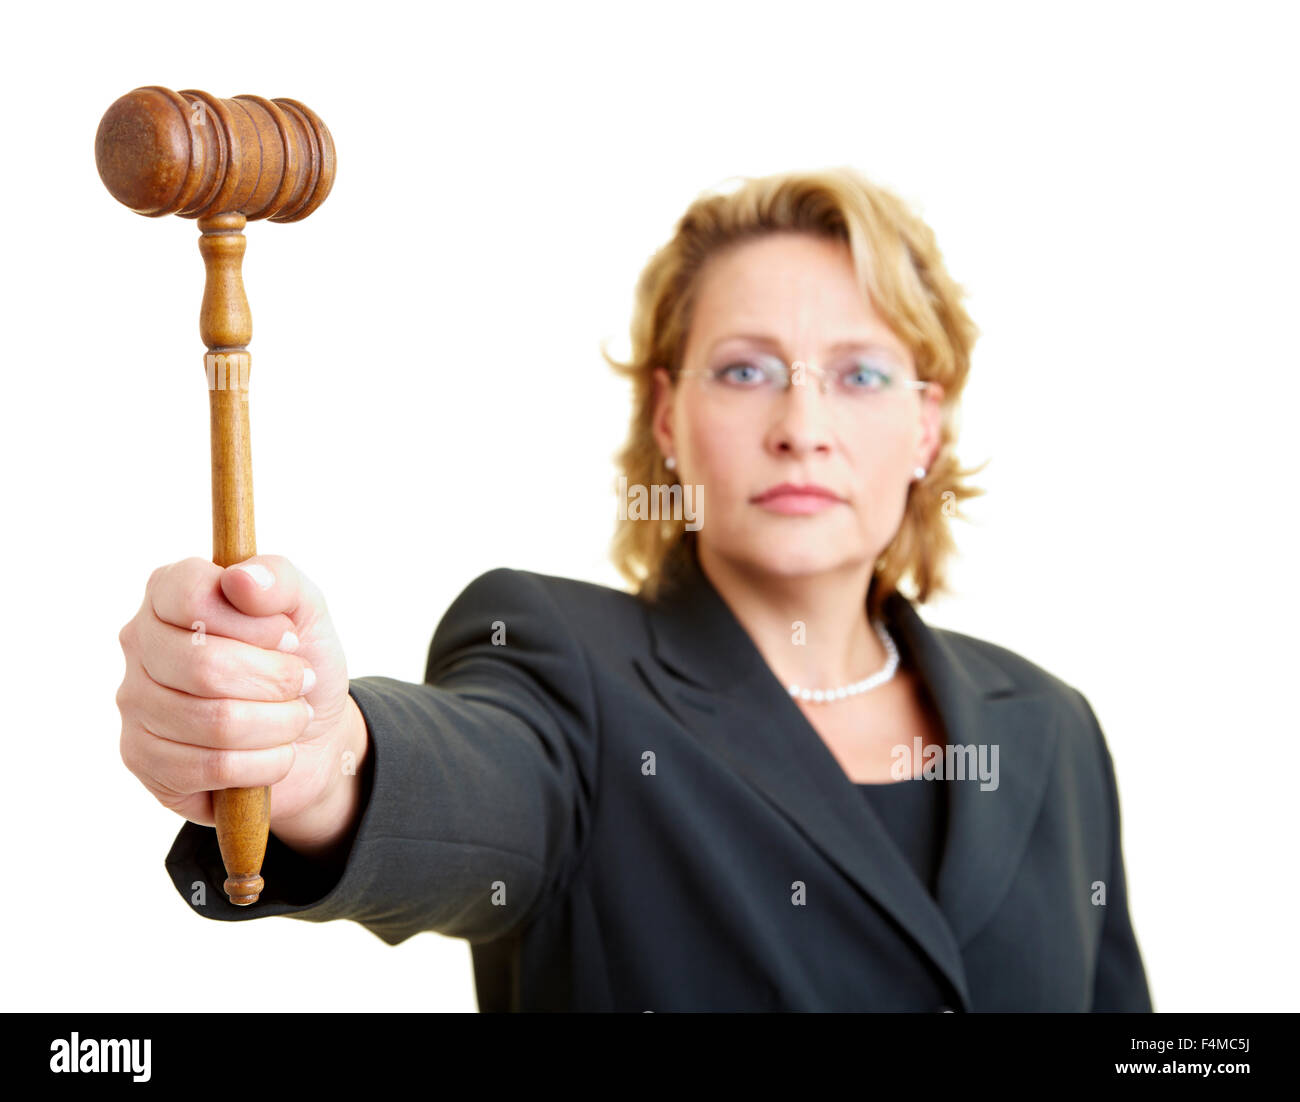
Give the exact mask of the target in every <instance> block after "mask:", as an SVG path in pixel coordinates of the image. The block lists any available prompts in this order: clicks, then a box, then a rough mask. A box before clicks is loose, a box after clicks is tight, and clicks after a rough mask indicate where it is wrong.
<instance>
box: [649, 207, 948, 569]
mask: <svg viewBox="0 0 1300 1102" xmlns="http://www.w3.org/2000/svg"><path fill="white" fill-rule="evenodd" d="M701 276H702V278H701V283H700V287H699V294H698V299H697V302H696V310H695V315H694V319H693V321H692V325H691V330H690V334H689V337H688V340H687V345H686V349H685V356H684V361H683V364H682V367H683V370H684V371H699V372H711V371H713V370H716V369H718V368H724V367H729V365H737V364H739V365H743V364H761V363H763V362H764V361H768V362H771V360H772V358H773V357H775V358H776V359H778V360H780V361H781V362H783V363H784V364H786V365H788V366H790V365H795V364H796V361H799V362H802V363H803V364H804V365H806V372H805V373H804V374H803V376H802V377H803V379H804V382H803V385H791V386H789V387H788V388H786V389H784V390H776V389H773V388H771V387H767V388H759V389H758V390H755V389H748V390H745V389H737V388H736V387H734V386H729V385H722V386H720V385H718V384H717V383H716V382H712V381H710V380H708V379H706V378H703V377H699V376H684V377H683V378H681V379H680V380H679V381H678V384H677V386H676V387H675V388H674V387H672V386H671V384H670V380H669V376H668V373H667V371H665V370H664V369H662V368H661V369H659V370H657V371H656V372H655V387H656V400H655V415H654V432H655V438H656V440H657V441H658V443H659V447H660V449H661V450H662V452H663V454H664V455H672V456H675V457H676V460H677V469H676V472H675V473H676V474H677V476H678V478H679V480H680V481H681V482H682V484H683V485H694V486H702V487H703V493H702V495H701V497H700V501H701V509H700V517H701V520H702V523H701V525H700V528H699V531H698V534H697V539H698V541H699V549H700V554H701V557H702V558H706V557H707V558H711V557H720V558H725V559H727V560H729V561H730V563H731V564H732V565H733V566H734V567H736V568H739V569H741V570H744V571H745V572H747V573H751V572H759V573H768V574H774V575H784V576H797V575H809V574H817V573H821V572H827V571H842V570H846V569H847V570H854V569H855V568H865V569H866V570H867V571H870V569H871V568H873V567H874V564H875V562H876V559H877V558H878V557H879V556H880V554H881V553H882V552H883V551H884V549H885V548H886V547H887V546H888V545H889V542H890V541H891V540H892V539H893V537H894V534H895V533H896V532H897V530H898V526H899V524H900V522H901V521H902V517H903V511H904V507H905V504H906V501H907V494H908V488H909V485H910V483H911V481H912V478H913V471H914V469H915V468H916V467H918V466H920V467H925V468H927V469H928V468H929V466H930V464H931V462H933V459H934V456H935V454H936V453H937V451H938V447H939V425H940V402H941V400H942V396H943V393H942V390H941V388H940V387H939V386H938V384H932V385H931V386H930V387H928V388H927V389H926V390H924V391H918V390H909V389H903V388H898V389H890V390H888V392H887V393H885V394H880V395H877V396H874V397H872V398H870V399H868V400H866V401H864V400H863V399H862V397H861V396H860V394H859V395H856V396H855V395H852V394H846V392H845V391H843V390H842V389H841V388H839V387H837V385H836V381H835V376H836V374H837V372H838V371H840V370H843V369H844V368H845V367H846V366H847V367H849V368H852V367H854V366H856V365H859V364H862V363H863V362H864V361H865V363H866V364H868V365H872V366H877V365H880V366H884V367H886V368H887V369H888V370H889V371H891V372H893V373H894V374H895V376H896V377H897V378H896V381H900V380H901V378H907V379H915V378H916V370H915V363H914V360H913V357H912V356H911V354H910V353H909V351H908V349H907V347H906V345H904V344H903V342H902V341H900V340H899V339H898V337H897V336H895V334H894V333H892V332H891V331H890V329H889V327H888V326H887V325H886V323H885V322H884V321H883V320H882V319H881V318H880V316H879V315H878V314H876V312H875V311H874V309H873V308H872V306H871V305H870V304H869V303H868V302H866V301H864V297H863V295H862V294H861V292H860V291H859V289H858V283H857V278H856V276H855V274H854V271H853V264H852V260H851V257H850V253H849V248H848V245H847V244H845V243H843V242H839V241H832V240H827V239H822V238H818V237H814V236H812V235H809V234H795V233H777V234H769V235H767V236H765V237H762V238H758V239H757V240H754V241H750V242H746V243H745V244H743V245H740V246H736V247H734V248H732V249H730V250H728V251H727V252H725V253H723V254H721V255H719V256H716V257H714V258H713V259H711V260H710V261H709V263H708V264H707V265H706V266H705V269H704V271H703V272H702V273H701ZM756 336H762V337H765V338H767V339H766V341H765V342H761V343H760V342H756V341H755V340H754V339H753V338H754V337H756ZM818 369H821V370H822V371H824V372H826V376H825V377H826V379H827V383H828V392H827V393H823V391H822V387H821V386H820V385H819V375H818ZM869 374H870V373H868V375H869ZM727 377H728V378H729V379H732V380H736V379H741V380H752V379H754V378H758V377H759V375H758V373H757V372H756V371H755V370H754V369H752V368H748V369H747V368H745V367H743V366H740V367H732V368H731V370H730V371H729V372H728V376H727ZM795 377H796V381H797V380H798V379H799V378H800V376H799V372H798V369H797V368H796V376H795ZM865 377H867V376H864V375H858V376H855V378H856V379H862V378H865ZM760 391H764V392H760ZM783 483H789V484H793V485H795V486H805V487H806V486H813V487H818V488H820V489H821V490H822V491H823V492H824V493H825V494H826V495H828V496H814V495H807V494H802V495H798V494H796V495H791V494H786V495H776V496H767V497H764V495H767V494H770V492H771V491H772V490H773V488H775V487H778V486H780V485H781V484H783Z"/></svg>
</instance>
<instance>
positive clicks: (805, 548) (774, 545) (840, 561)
mask: <svg viewBox="0 0 1300 1102" xmlns="http://www.w3.org/2000/svg"><path fill="white" fill-rule="evenodd" d="M746 557H747V558H748V559H749V561H750V562H751V563H752V564H753V566H754V568H755V569H757V570H760V571H762V572H763V573H765V574H773V575H777V576H780V577H784V578H798V577H805V576H807V575H809V574H822V573H825V572H826V571H829V570H839V569H843V568H844V567H846V566H848V565H850V563H852V562H854V561H856V560H857V559H860V558H861V557H862V556H861V555H858V554H854V553H852V552H851V551H850V550H849V549H847V548H837V547H836V546H835V545H834V543H833V542H830V543H828V541H825V540H822V541H814V540H808V539H802V540H800V539H789V540H765V541H763V542H761V543H760V544H758V545H757V546H755V547H752V548H751V549H750V552H749V554H748V555H747V556H746Z"/></svg>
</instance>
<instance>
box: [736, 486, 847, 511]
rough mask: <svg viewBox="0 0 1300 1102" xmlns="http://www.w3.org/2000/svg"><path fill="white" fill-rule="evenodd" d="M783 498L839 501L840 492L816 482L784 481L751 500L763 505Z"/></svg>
mask: <svg viewBox="0 0 1300 1102" xmlns="http://www.w3.org/2000/svg"><path fill="white" fill-rule="evenodd" d="M782 498H807V499H809V500H812V501H816V500H818V499H822V500H825V501H827V502H834V501H839V500H840V496H839V494H835V493H832V492H831V491H830V490H828V489H826V487H825V486H818V485H816V484H815V483H811V482H810V483H805V484H802V485H798V484H796V483H793V482H782V483H781V484H780V485H779V486H773V487H772V488H771V489H769V490H764V491H763V492H762V493H761V494H759V495H757V496H756V497H753V498H751V499H750V500H751V501H753V502H754V504H756V505H762V504H765V503H766V502H770V501H777V500H780V499H782Z"/></svg>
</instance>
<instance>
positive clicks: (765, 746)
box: [637, 559, 1056, 1009]
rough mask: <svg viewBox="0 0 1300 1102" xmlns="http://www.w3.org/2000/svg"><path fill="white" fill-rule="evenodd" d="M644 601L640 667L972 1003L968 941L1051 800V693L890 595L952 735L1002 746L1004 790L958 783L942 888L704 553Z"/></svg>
mask: <svg viewBox="0 0 1300 1102" xmlns="http://www.w3.org/2000/svg"><path fill="white" fill-rule="evenodd" d="M645 607H646V613H647V620H648V623H649V628H650V632H651V637H652V640H653V653H654V659H655V660H654V661H653V662H643V661H639V660H638V661H637V665H638V667H639V668H640V670H641V672H642V675H643V676H644V677H645V679H646V681H647V682H648V684H649V685H650V687H651V688H652V689H653V690H654V691H655V693H656V695H657V696H658V697H659V698H660V700H661V701H662V703H663V704H664V705H665V707H667V708H668V709H669V710H670V712H672V714H674V715H675V716H676V717H677V719H678V720H679V722H681V723H682V725H683V726H684V727H686V728H687V729H688V730H690V731H691V732H692V733H693V734H695V735H696V736H697V737H698V738H699V739H700V740H701V741H702V742H704V743H706V744H708V745H709V746H710V747H711V748H712V749H713V750H714V752H715V753H717V754H719V755H720V756H721V757H723V758H725V760H726V761H727V762H728V764H729V765H730V766H731V767H732V768H733V769H734V770H735V772H736V773H738V774H739V775H741V776H742V777H744V778H745V779H746V780H747V781H748V782H749V783H750V784H751V785H752V786H753V787H754V788H755V789H757V790H758V791H759V792H760V793H762V795H763V796H764V797H765V798H766V799H767V800H768V801H769V802H770V803H771V804H772V805H773V806H774V807H776V808H777V810H779V811H780V812H781V814H783V815H784V816H785V817H786V818H787V819H788V820H789V821H790V822H791V823H793V824H794V825H795V826H796V828H797V829H799V830H800V831H801V832H802V833H803V834H804V836H805V837H806V838H807V839H808V840H809V842H810V843H811V844H812V845H814V846H815V847H816V848H817V849H818V850H819V851H820V852H821V853H822V854H823V855H824V856H825V857H826V859H827V860H828V861H830V862H831V863H832V864H833V865H834V866H835V867H836V868H838V869H839V870H840V871H841V872H842V873H843V874H844V875H845V876H846V877H848V878H849V879H850V880H851V881H852V882H853V883H854V884H855V885H856V886H857V887H858V889H859V890H860V891H862V892H863V893H865V894H866V895H867V896H868V897H869V898H871V899H873V900H874V901H875V902H876V903H877V904H879V905H880V906H881V907H883V908H884V909H885V910H886V911H888V912H889V913H890V914H891V915H892V916H893V917H894V918H895V919H896V920H897V921H898V923H899V924H900V926H901V927H902V928H903V929H904V930H906V931H907V933H908V934H909V935H910V936H911V937H912V938H913V940H914V941H915V942H916V943H917V945H918V946H919V947H920V948H921V949H922V950H923V951H924V952H925V953H926V954H927V955H928V956H929V957H930V959H931V960H932V961H933V962H934V964H935V965H936V966H937V967H938V968H939V969H940V971H941V972H942V973H943V974H944V975H945V976H946V977H947V979H948V980H949V982H950V983H951V985H952V987H953V989H954V990H955V991H956V992H957V994H958V995H959V997H960V999H961V1001H962V1006H963V1009H970V999H969V994H968V991H967V985H966V974H965V968H964V965H963V963H962V958H961V946H962V945H963V944H964V943H965V942H966V941H968V940H969V939H970V938H971V937H972V936H973V935H974V934H975V933H976V932H977V931H978V930H979V929H980V928H981V927H982V926H983V925H984V924H985V923H986V922H987V920H988V919H989V917H990V916H991V915H992V914H993V912H994V911H995V909H996V907H997V904H998V902H999V901H1000V899H1001V898H1002V897H1003V896H1004V895H1005V894H1006V891H1007V889H1008V887H1009V885H1010V882H1011V878H1012V876H1013V875H1014V873H1015V869H1016V865H1017V864H1018V862H1019V860H1020V856H1021V854H1022V853H1023V851H1024V844H1025V841H1026V839H1027V837H1028V834H1029V831H1030V830H1031V829H1032V826H1033V822H1034V819H1035V818H1036V813H1037V809H1038V806H1039V805H1040V804H1041V801H1042V794H1043V791H1044V787H1045V785H1046V778H1047V769H1048V766H1049V764H1050V761H1051V756H1052V749H1053V745H1054V741H1055V735H1056V728H1055V725H1054V724H1053V723H1052V722H1051V721H1050V712H1049V709H1048V707H1047V702H1046V701H1043V700H1041V699H1040V698H1037V697H1032V696H1023V695H1019V694H1018V693H1017V691H1016V687H1015V684H1014V683H1013V682H1012V681H1011V680H1010V678H1008V677H1007V675H1006V674H1005V673H1004V672H1003V671H1002V670H1001V669H1000V668H999V667H998V666H996V665H994V664H993V663H992V662H991V661H989V660H987V659H984V658H982V657H980V655H979V654H978V652H977V651H976V650H975V649H973V648H972V647H971V646H970V645H968V644H967V645H963V644H961V643H960V640H961V639H962V637H960V636H955V635H951V633H944V634H943V635H941V634H939V633H937V632H935V631H934V629H931V628H930V627H929V626H928V625H926V624H925V622H924V621H923V620H921V618H920V616H919V615H917V613H916V611H915V609H914V608H913V607H912V605H911V604H910V603H909V602H908V601H907V600H906V599H905V598H904V597H902V595H901V594H894V595H893V596H892V597H891V598H890V600H889V601H888V602H886V605H885V610H884V612H885V616H886V619H887V622H888V624H889V627H890V631H891V633H892V634H893V635H894V638H895V640H896V641H897V642H898V644H899V649H900V652H903V651H904V648H905V653H906V654H907V655H908V656H910V657H911V659H912V660H913V661H914V662H915V664H916V666H917V668H918V669H919V670H920V674H921V677H922V680H923V681H924V682H925V684H926V686H927V688H928V689H929V691H930V693H931V695H932V697H933V699H934V703H935V707H936V709H937V710H938V712H939V714H940V716H941V718H942V720H943V724H944V729H945V732H946V735H947V741H948V742H949V743H953V744H970V743H975V744H980V743H985V744H988V743H995V744H998V746H999V757H998V764H999V770H998V787H997V788H996V789H994V790H991V791H982V790H981V788H980V782H979V780H978V779H975V780H965V781H959V782H955V783H952V784H950V785H949V792H950V800H949V818H948V829H947V835H946V839H945V845H944V854H943V858H942V861H941V864H940V869H939V878H938V884H937V888H936V894H937V898H935V897H932V896H931V895H930V893H929V892H928V891H926V889H925V886H924V885H923V884H922V883H921V881H920V880H919V879H917V877H916V876H915V874H914V873H913V871H912V869H911V867H910V866H909V865H908V864H907V862H906V860H905V859H904V858H903V856H902V854H901V853H900V852H899V851H898V849H897V847H896V846H895V845H894V843H893V840H892V839H891V838H890V837H889V835H888V833H887V831H886V829H885V827H884V825H883V823H881V821H880V819H879V817H878V816H877V815H876V813H875V811H874V810H873V809H872V808H871V806H870V805H869V804H868V803H867V802H866V801H865V800H864V799H863V798H862V795H861V793H860V792H858V791H857V789H856V788H855V787H854V785H853V784H852V782H851V781H850V780H849V779H848V777H847V776H846V775H845V773H844V771H843V769H842V768H841V767H840V765H839V763H838V761H836V759H835V758H834V756H833V755H832V754H831V752H830V750H829V749H828V748H827V747H826V745H825V743H824V742H823V741H822V739H821V737H820V736H819V735H818V734H817V732H816V730H815V729H814V728H813V727H812V726H811V724H809V723H808V721H807V719H806V717H805V716H804V714H803V712H801V711H800V710H799V707H798V705H797V704H795V702H794V701H793V700H792V699H791V698H790V695H789V693H788V692H786V690H785V688H784V687H783V686H782V685H781V684H780V682H779V681H778V680H777V679H776V676H775V675H774V674H773V673H772V670H771V668H770V667H769V666H768V665H767V663H766V661H765V660H764V659H763V657H762V655H761V654H760V653H759V651H758V649H757V648H756V647H755V646H754V644H753V641H752V640H751V639H750V637H749V635H748V634H747V633H746V632H745V630H744V628H743V627H742V626H741V625H740V622H739V621H738V620H737V619H736V618H735V616H734V614H733V613H732V612H731V609H730V608H729V607H728V606H727V604H726V602H725V601H723V600H722V597H721V596H720V595H719V594H718V592H717V591H716V590H715V589H714V588H713V586H712V584H711V583H710V582H709V580H708V578H707V576H706V575H705V574H704V573H703V571H702V570H700V568H699V566H698V564H696V563H695V562H694V561H693V559H691V560H690V561H688V562H686V563H684V564H682V565H680V566H679V567H678V568H677V569H676V570H675V572H674V574H673V575H672V581H671V583H670V585H668V586H667V587H666V589H665V591H664V593H663V595H662V596H661V597H660V599H659V600H657V601H654V602H648V603H647V604H646V606H645ZM945 635H947V636H948V637H947V638H945Z"/></svg>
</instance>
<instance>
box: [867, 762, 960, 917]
mask: <svg viewBox="0 0 1300 1102" xmlns="http://www.w3.org/2000/svg"><path fill="white" fill-rule="evenodd" d="M856 787H857V788H858V789H859V790H860V791H861V792H862V793H863V795H864V796H866V798H867V800H868V802H869V803H870V804H871V806H872V807H873V808H874V809H875V812H876V814H877V815H879V816H880V820H881V822H883V823H884V824H885V829H886V830H887V831H889V836H890V837H891V838H893V840H894V843H895V844H896V845H897V846H898V848H899V850H900V851H901V852H902V854H903V856H904V857H905V858H907V863H908V864H909V865H911V866H912V870H913V871H914V872H915V873H916V875H917V877H918V879H920V881H921V883H923V884H924V885H925V886H926V887H927V888H928V889H929V892H930V894H931V895H934V893H935V887H936V885H937V883H938V879H939V860H940V858H941V857H942V856H943V836H944V831H945V830H946V828H947V825H948V821H947V820H948V798H947V797H948V793H947V789H948V785H947V783H946V782H944V781H941V780H925V779H920V778H918V779H915V780H908V781H887V782H885V783H883V784H870V783H868V784H859V785H857V786H856Z"/></svg>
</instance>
